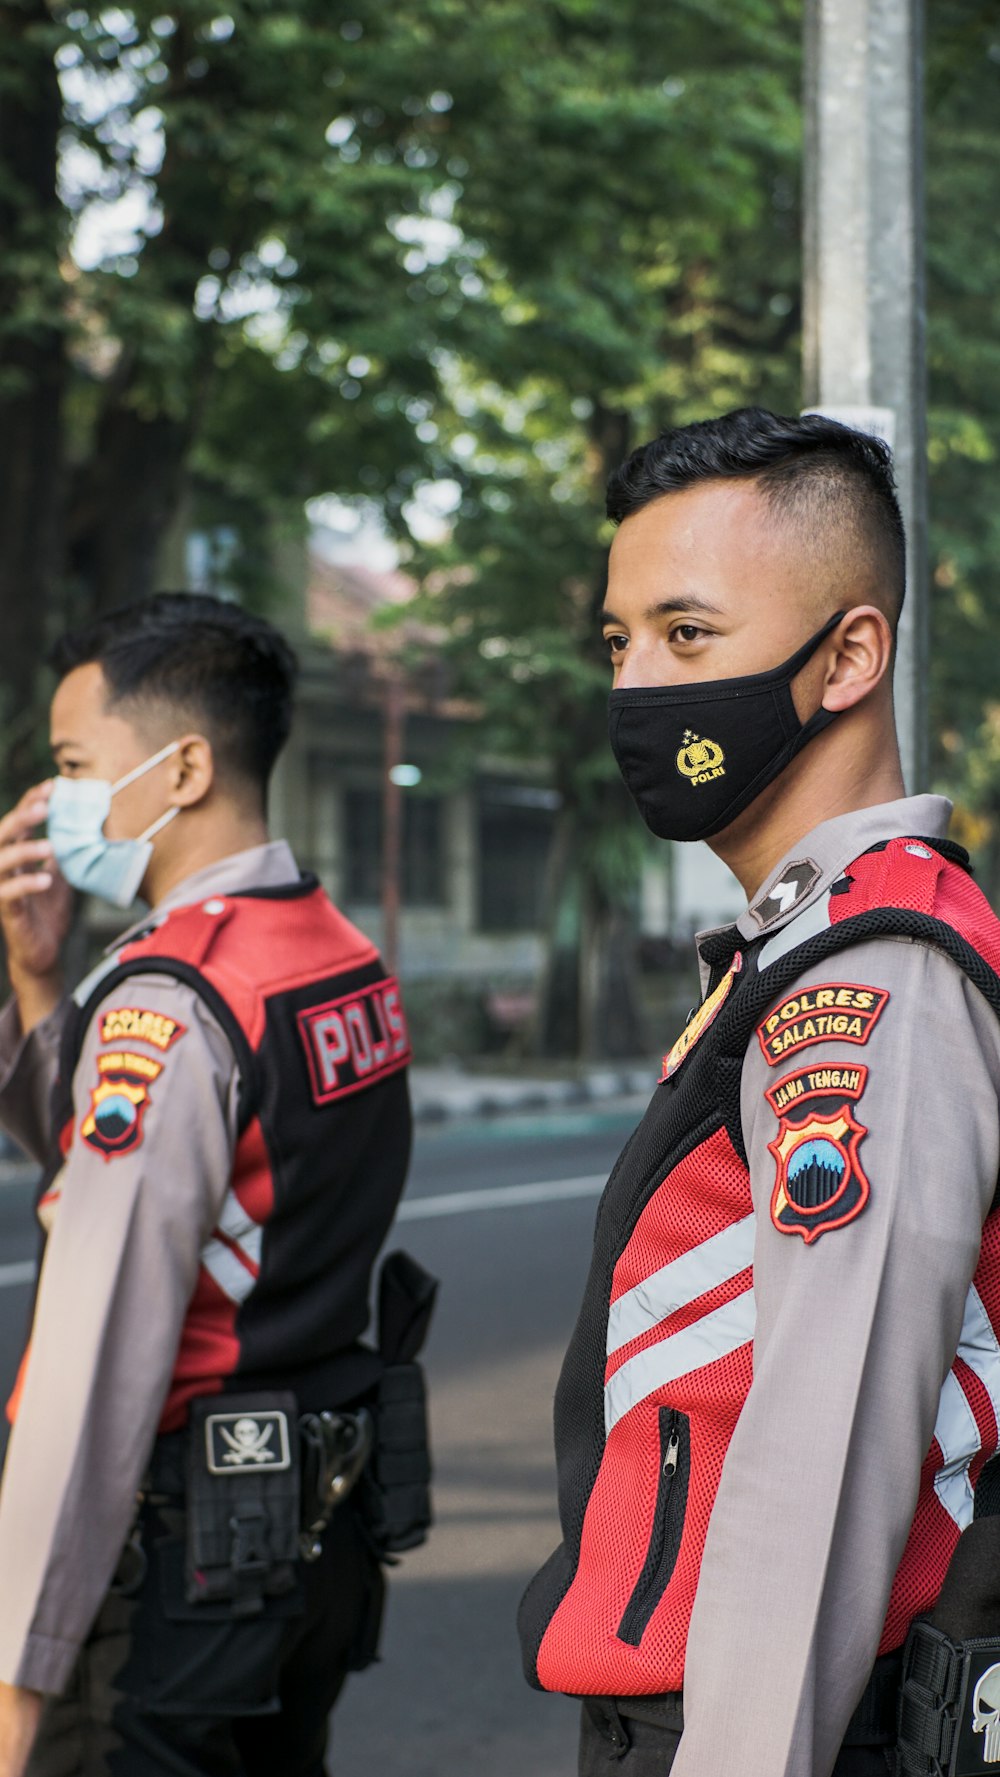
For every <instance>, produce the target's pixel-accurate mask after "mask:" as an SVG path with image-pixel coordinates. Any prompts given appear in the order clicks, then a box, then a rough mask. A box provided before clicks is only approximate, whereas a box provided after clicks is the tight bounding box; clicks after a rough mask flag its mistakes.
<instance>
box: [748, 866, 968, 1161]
mask: <svg viewBox="0 0 1000 1777" xmlns="http://www.w3.org/2000/svg"><path fill="white" fill-rule="evenodd" d="M944 844H947V842H946V841H945V842H942V841H937V840H936V841H933V842H932V841H930V840H924V839H894V840H889V841H888V842H887V844H886V845H884V846H878V847H875V848H873V850H872V851H869V852H865V853H864V854H863V856H862V857H860V858H858V859H857V860H855V862H854V863H853V864H851V865H850V866H849V868H848V870H847V871H846V872H845V876H844V878H842V879H841V880H842V882H843V885H844V886H843V888H841V885H840V884H839V883H835V884H834V886H833V889H832V890H831V892H830V897H829V908H828V910H827V914H826V917H825V918H824V917H820V915H821V914H822V912H823V909H822V904H820V905H819V907H818V908H817V909H816V910H814V909H812V908H810V909H807V911H806V913H805V914H803V915H802V916H801V921H802V925H801V929H802V931H803V934H804V935H803V937H802V939H801V941H800V942H798V943H793V944H791V945H790V946H789V948H788V949H786V950H780V949H774V948H772V945H771V943H770V942H768V941H763V942H761V941H758V942H757V943H755V944H753V945H750V946H748V947H747V949H746V951H745V958H746V962H747V963H748V964H749V965H750V967H749V968H748V969H747V972H746V974H745V976H744V981H743V984H742V986H741V990H740V992H739V993H737V994H734V995H733V996H732V998H731V1000H730V1001H729V1002H728V1004H727V1005H726V1006H725V1007H724V1008H723V1010H722V1012H721V1013H720V1015H719V1018H718V1020H717V1022H716V1025H715V1033H714V1035H715V1043H714V1048H715V1055H716V1071H717V1090H718V1094H719V1102H720V1108H721V1109H722V1110H723V1114H724V1117H725V1122H726V1127H727V1129H728V1131H729V1134H730V1137H731V1139H732V1142H733V1145H734V1146H735V1148H736V1151H737V1153H738V1154H739V1155H740V1156H741V1158H742V1159H743V1160H744V1161H745V1160H746V1149H745V1145H744V1141H743V1129H742V1120H741V1117H740V1084H741V1079H742V1073H743V1060H744V1056H745V1054H746V1047H747V1043H748V1041H749V1039H750V1036H751V1034H752V1032H753V1029H754V1027H755V1025H756V1024H758V1023H759V1022H760V1020H761V1018H762V1017H763V1016H764V1014H765V1012H766V1011H767V1010H768V1008H769V1007H770V1006H771V1005H773V1003H774V1001H775V1000H776V999H777V998H778V997H779V995H781V994H782V993H783V992H784V991H785V989H786V988H789V987H791V986H792V984H793V983H794V982H795V981H796V980H797V979H798V977H799V976H800V975H801V974H802V973H803V971H804V970H806V969H810V968H812V967H814V965H815V964H817V963H823V962H826V961H827V959H828V958H830V957H833V956H835V955H836V954H837V953H838V952H839V951H841V950H846V949H848V948H849V947H850V946H851V945H852V944H863V943H866V942H868V941H869V940H871V939H872V938H910V939H912V940H913V941H914V942H915V943H918V944H926V945H929V946H930V947H931V948H932V949H935V950H939V951H941V952H942V953H943V954H944V955H945V956H948V957H950V958H951V960H952V962H954V963H955V964H956V965H957V966H958V968H960V969H961V970H962V971H963V973H964V974H965V975H967V977H968V978H969V980H970V981H971V982H972V984H973V986H974V987H975V988H977V989H978V991H979V992H980V993H981V994H982V996H983V998H984V999H985V1000H986V1001H987V1003H988V1004H989V1005H990V1006H992V1008H993V1011H994V1012H995V1013H996V1015H997V1017H998V1018H1000V921H998V920H997V918H996V916H995V915H994V914H993V912H992V910H991V909H990V907H989V904H988V903H987V902H986V901H985V899H984V898H983V897H982V895H981V894H980V892H979V890H978V889H977V888H976V887H975V885H974V884H973V883H972V882H971V881H970V880H969V876H968V872H967V864H968V859H967V857H966V854H964V853H961V855H960V856H956V857H954V858H952V857H949V856H946V855H945V853H944V852H943V850H942V845H944ZM907 848H913V849H909V850H908V849H907ZM948 849H949V851H951V850H952V848H951V847H950V846H949V848H948ZM954 850H955V851H956V852H959V851H960V848H958V847H956V848H954ZM963 858H965V863H964V864H963V862H962V859H963ZM956 866H958V868H957V869H956ZM956 889H957V890H958V892H956ZM838 891H839V892H838ZM962 891H964V892H962ZM890 894H891V895H892V896H893V897H894V898H893V899H892V900H891V901H889V900H886V899H885V898H884V897H886V896H888V895H890ZM935 908H936V909H937V911H931V909H935ZM942 914H944V917H942ZM952 919H956V920H961V923H962V926H963V927H964V930H959V929H958V926H957V925H956V924H953V923H951V921H952ZM977 928H978V929H977ZM966 934H969V935H966ZM779 936H780V934H779ZM973 936H975V937H977V938H978V940H979V943H980V944H981V945H982V949H980V948H978V946H977V944H976V943H974V942H973V941H972V938H973ZM769 952H770V957H769V955H768V953H769ZM772 959H773V960H772Z"/></svg>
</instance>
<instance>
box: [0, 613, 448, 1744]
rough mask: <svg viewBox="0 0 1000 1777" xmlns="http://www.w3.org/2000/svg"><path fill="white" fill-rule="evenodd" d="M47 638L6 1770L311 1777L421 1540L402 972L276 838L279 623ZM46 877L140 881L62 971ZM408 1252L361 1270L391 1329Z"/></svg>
mask: <svg viewBox="0 0 1000 1777" xmlns="http://www.w3.org/2000/svg"><path fill="white" fill-rule="evenodd" d="M55 665H56V669H57V672H58V675H59V683H58V686H57V689H56V693H55V696H54V699H53V703H52V711H51V741H52V752H53V757H54V759H55V763H56V767H57V773H58V775H57V776H56V777H55V779H54V780H52V781H50V782H47V783H45V784H42V785H40V786H37V787H36V788H34V789H32V790H30V791H29V792H28V793H27V795H26V796H25V797H24V798H23V799H22V801H21V802H20V804H19V805H18V807H17V808H15V809H14V810H13V811H12V813H10V814H9V815H7V817H6V819H4V820H3V821H2V822H0V919H2V925H3V934H4V938H5V942H6V948H7V961H8V968H9V973H10V979H11V984H12V987H13V997H12V999H11V1001H10V1002H9V1003H8V1005H7V1006H6V1008H5V1009H4V1010H3V1012H2V1014H0V1120H2V1121H3V1123H4V1124H5V1125H6V1127H7V1128H8V1129H9V1130H10V1131H11V1133H13V1134H14V1135H15V1136H16V1137H17V1139H18V1140H19V1141H20V1142H21V1143H22V1144H23V1145H24V1146H25V1147H26V1148H27V1149H28V1151H29V1152H30V1153H32V1154H33V1155H35V1156H36V1157H37V1158H38V1160H39V1161H40V1163H41V1165H42V1167H43V1182H42V1188H41V1192H40V1199H39V1207H38V1214H39V1219H40V1221H41V1223H42V1227H43V1229H44V1231H45V1235H46V1242H45V1254H44V1261H43V1266H42V1270H41V1275H40V1280H39V1286H38V1291H37V1297H36V1302H35V1307H34V1315H33V1322H32V1327H31V1335H30V1340H29V1344H28V1348H27V1350H26V1352H25V1355H24V1359H23V1362H22V1365H21V1370H20V1375H19V1378H18V1383H17V1387H16V1389H15V1393H14V1397H13V1399H12V1402H11V1404H10V1407H9V1413H10V1417H11V1418H12V1420H13V1422H14V1428H13V1432H12V1436H11V1442H10V1447H9V1454H8V1458H7V1463H6V1467H5V1471H4V1478H3V1490H2V1494H0V1595H2V1598H3V1610H2V1612H0V1777H21V1773H22V1772H26V1773H28V1777H59V1774H62V1773H65V1772H68V1771H70V1770H72V1771H73V1773H74V1777H111V1773H113V1772H119V1771H120V1772H123V1773H129V1774H135V1777H138V1774H139V1773H140V1772H141V1773H143V1777H147V1774H148V1777H156V1774H158V1773H161V1772H162V1773H163V1774H164V1777H166V1773H168V1772H170V1773H173V1774H175V1777H203V1774H205V1777H207V1774H209V1773H211V1774H213V1777H214V1774H215V1773H223V1772H225V1773H237V1772H239V1773H244V1774H245V1777H254V1774H259V1777H273V1774H274V1773H276V1772H281V1773H283V1774H286V1777H320V1774H321V1773H322V1772H323V1771H324V1770H325V1745H326V1738H327V1718H328V1715H329V1711H330V1708H331V1706H332V1704H333V1702H334V1700H335V1698H336V1696H337V1694H338V1692H339V1690H340V1688H341V1686H342V1684H343V1682H344V1679H345V1676H346V1674H347V1673H348V1672H349V1671H351V1670H354V1669H357V1668H360V1667H361V1666H363V1665H365V1664H366V1663H367V1662H368V1661H369V1660H371V1659H372V1658H373V1657H374V1654H375V1648H376V1642H377V1635H378V1625H379V1618H380V1612H381V1604H382V1594H383V1585H382V1578H381V1569H380V1565H379V1560H378V1553H379V1550H380V1549H381V1550H383V1551H385V1550H389V1549H391V1548H392V1547H399V1546H402V1544H404V1543H412V1542H414V1541H418V1540H419V1539H420V1525H419V1524H418V1523H417V1522H416V1519H417V1518H419V1517H420V1516H421V1509H422V1508H418V1509H417V1510H416V1512H414V1510H413V1502H414V1499H415V1495H414V1494H413V1490H412V1485H411V1487H410V1492H409V1495H408V1496H407V1497H408V1503H404V1505H403V1506H402V1507H400V1504H399V1497H398V1496H397V1495H393V1493H392V1489H391V1487H389V1486H387V1485H383V1480H384V1476H383V1473H382V1468H381V1465H380V1449H381V1445H382V1443H383V1442H384V1435H385V1428H386V1425H387V1423H388V1419H387V1414H388V1411H389V1409H388V1408H387V1407H385V1405H384V1402H383V1395H384V1393H385V1392H386V1391H385V1389H384V1387H383V1383H384V1379H385V1376H386V1374H387V1368H386V1364H387V1359H392V1358H393V1357H396V1356H399V1353H398V1351H390V1352H387V1351H386V1350H384V1349H383V1350H381V1351H379V1350H375V1349H374V1348H373V1347H372V1345H370V1344H368V1343H366V1342H365V1341H364V1340H363V1338H362V1335H363V1333H364V1331H365V1327H366V1323H367V1320H368V1298H369V1285H370V1279H371V1269H372V1265H373V1262H374V1260H375V1257H376V1254H377V1252H378V1249H379V1247H380V1245H381V1243H382V1240H383V1238H384V1236H385V1233H386V1231H387V1229H388V1227H389V1224H390V1222H391V1220H392V1216H393V1213H394V1210H395V1206H396V1202H397V1200H398V1197H399V1194H400V1191H401V1189H402V1185H403V1181H404V1177H405V1172H406V1165H407V1158H408V1152H409V1140H410V1118H409V1107H408V1100H407V1088H406V1064H407V1062H408V1059H409V1047H408V1041H407V1036H406V1024H405V1018H404V1014H403V1011H402V1007H401V1004H400V1000H399V993H398V987H397V985H396V983H395V981H394V980H392V978H391V977H389V976H387V974H386V971H385V969H384V967H383V965H382V963H381V961H380V959H379V957H378V955H377V952H376V951H375V949H374V947H373V946H372V945H371V944H370V943H369V941H368V940H367V939H366V938H365V937H364V936H363V935H362V934H361V933H360V932H358V931H357V930H356V929H355V928H354V927H353V926H351V925H350V924H349V922H348V921H347V920H345V919H344V918H343V916H342V915H341V914H340V913H339V912H338V911H337V909H336V908H335V907H334V906H333V905H332V903H331V902H330V900H329V899H328V897H327V896H326V895H325V893H324V892H323V890H322V889H321V887H320V885H319V884H318V883H317V882H316V880H315V879H314V878H312V877H309V876H303V875H302V874H300V872H299V870H298V869H297V867H296V865H295V861H294V859H293V857H292V855H291V853H290V852H289V850H288V847H287V846H286V845H285V844H284V843H283V842H281V841H275V840H272V839H271V838H270V836H269V833H268V828H267V819H266V791H267V782H268V778H269V775H270V771H271V768H272V766H273V764H274V761H275V759H276V757H277V755H278V753H279V752H280V749H281V747H282V745H283V743H284V741H285V739H286V737H287V734H288V730H289V726H290V722H291V716H292V694H293V683H294V677H295V661H294V657H293V656H292V654H291V651H290V650H289V648H288V647H287V645H286V643H285V642H284V640H283V639H282V637H281V636H280V635H279V634H278V632H277V631H276V630H274V629H273V628H272V627H271V625H269V624H267V623H265V622H264V621H263V620H262V619H260V618H256V617H253V616H251V615H249V614H248V613H245V612H243V611H241V610H240V609H239V608H238V607H237V606H235V605H231V604H223V603H220V602H219V601H217V600H214V599H211V598H204V597H196V596H190V595H185V594H162V595H159V596H158V597H156V598H154V599H152V600H150V601H148V602H147V603H145V604H141V605H137V606H133V607H130V608H129V609H127V610H124V611H121V612H118V613H115V614H113V615H111V616H109V617H107V618H104V619H102V620H101V621H99V622H97V623H96V624H94V625H92V626H91V627H89V628H86V629H83V630H81V631H77V632H75V633H73V634H71V635H69V636H67V637H65V638H64V639H63V640H62V642H61V643H60V644H59V646H58V648H57V650H56V655H55ZM43 823H45V824H46V828H47V830H46V834H45V836H44V837H38V836H37V830H38V828H39V827H40V826H41V825H42V824H43ZM73 889H76V890H81V891H84V892H86V893H88V894H92V895H96V896H98V897H100V898H102V899H103V900H105V901H107V902H109V903H110V904H111V905H112V906H114V907H117V908H126V907H129V906H130V905H131V903H132V902H133V900H134V899H135V897H136V895H137V894H138V895H141V896H142V897H143V899H144V900H145V901H146V903H147V904H148V907H149V909H150V911H149V912H148V913H144V914H143V915H142V917H141V918H140V919H139V920H138V922H137V923H136V924H134V925H132V927H131V928H130V929H129V930H128V931H126V932H125V933H124V934H123V935H122V936H121V937H120V938H118V939H117V940H116V942H115V944H114V946H113V947H112V950H111V951H110V952H109V953H108V954H107V955H106V957H105V958H104V961H103V962H102V963H101V964H100V965H99V967H98V968H97V969H96V970H95V971H93V972H92V974H91V975H90V976H88V977H87V979H86V980H85V981H84V982H82V983H81V984H80V985H79V987H77V989H76V991H75V994H74V995H73V996H72V997H69V996H68V995H67V993H66V989H65V984H64V982H63V980H62V976H61V973H60V948H61V944H62V940H63V938H64V936H65V934H66V931H67V929H68V924H69V919H70V914H71V910H72V890H73ZM416 1269H417V1268H415V1267H412V1266H411V1267H408V1266H407V1264H406V1262H405V1261H404V1257H403V1255H398V1256H397V1258H396V1260H395V1262H393V1261H390V1262H389V1264H388V1265H387V1267H386V1274H385V1275H386V1276H387V1278H388V1283H387V1285H386V1287H387V1288H388V1289H389V1292H390V1294H391V1296H392V1300H393V1302H394V1304H395V1306H396V1308H397V1309H398V1308H399V1305H400V1303H403V1304H404V1307H405V1311H406V1312H405V1313H404V1314H403V1317H402V1318H401V1319H398V1320H395V1319H394V1324H396V1325H398V1326H400V1327H405V1328H406V1337H407V1339H408V1345H409V1349H408V1352H407V1357H408V1358H409V1357H412V1355H413V1347H414V1345H415V1343H416V1341H417V1333H418V1331H419V1327H420V1325H421V1324H423V1323H424V1322H425V1320H426V1314H427V1312H428V1294H429V1280H424V1279H423V1278H422V1277H420V1276H417V1275H416ZM406 1314H409V1320H407V1319H406ZM416 1369H417V1367H416V1365H415V1364H412V1363H407V1364H403V1365H396V1366H395V1368H394V1370H393V1372H392V1374H393V1375H394V1376H395V1378H396V1383H399V1381H400V1374H401V1372H403V1371H405V1375H403V1377H402V1386H403V1390H404V1393H405V1392H406V1390H409V1391H410V1395H409V1401H408V1410H409V1412H410V1414H411V1416H412V1410H413V1407H414V1405H419V1400H418V1396H419V1377H418V1376H417V1375H416ZM417 1442H419V1439H418V1440H417ZM422 1465H423V1466H422ZM421 1476H423V1477H424V1479H425V1478H426V1457H425V1453H424V1452H423V1451H419V1450H414V1453H413V1458H412V1466H411V1474H410V1482H411V1483H412V1482H413V1481H414V1480H416V1484H417V1491H418V1492H419V1490H420V1478H421ZM407 1513H409V1521H407V1522H404V1521H403V1518H405V1517H406V1515H407Z"/></svg>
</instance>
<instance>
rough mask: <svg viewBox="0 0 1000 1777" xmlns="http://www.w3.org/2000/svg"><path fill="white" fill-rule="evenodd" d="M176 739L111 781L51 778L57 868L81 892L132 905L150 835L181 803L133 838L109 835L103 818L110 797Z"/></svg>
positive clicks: (172, 746) (167, 750)
mask: <svg viewBox="0 0 1000 1777" xmlns="http://www.w3.org/2000/svg"><path fill="white" fill-rule="evenodd" d="M180 744H181V743H180V741H179V740H175V741H171V743H170V745H169V746H167V747H161V748H160V751H159V752H158V753H154V754H153V756H152V758H151V759H147V760H145V762H144V763H143V764H142V765H137V766H136V768H135V770H134V771H129V772H126V774H125V776H124V777H120V778H119V779H118V782H117V783H115V784H110V783H108V782H107V780H106V779H105V778H100V777H57V778H56V780H55V783H54V784H53V786H52V794H51V796H50V797H49V815H48V833H49V844H50V845H51V847H52V850H53V851H54V853H55V858H56V863H57V864H58V865H59V868H60V870H61V871H62V874H63V875H64V876H65V878H66V881H67V882H70V883H72V885H73V887H74V888H77V889H82V890H83V892H84V894H86V895H99V896H100V898H101V900H102V901H110V902H111V904H112V906H113V907H131V905H132V902H133V901H134V900H135V898H136V895H137V894H138V893H139V885H140V883H141V882H142V879H143V877H144V876H145V874H146V871H147V869H148V868H149V860H150V858H151V857H152V855H153V845H152V841H153V839H154V837H155V835H156V834H157V833H159V831H160V829H161V828H162V827H165V826H166V825H167V822H168V821H172V820H173V818H174V816H175V815H176V814H180V809H179V808H168V809H167V812H166V814H164V815H161V816H160V819H159V820H158V821H154V822H153V824H152V826H151V827H147V828H146V831H145V832H144V833H140V834H139V837H138V839H108V838H107V837H106V836H105V832H104V823H105V821H106V820H107V818H108V815H109V814H110V813H111V798H112V797H113V796H117V794H118V792H119V790H124V788H125V786H126V784H132V783H134V782H135V780H136V778H139V777H144V776H145V774H146V772H147V771H152V769H153V766H154V765H159V764H160V762H161V760H163V759H169V758H170V755H171V753H176V751H177V749H178V747H179V746H180Z"/></svg>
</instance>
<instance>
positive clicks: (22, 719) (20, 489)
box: [0, 0, 66, 798]
mask: <svg viewBox="0 0 1000 1777" xmlns="http://www.w3.org/2000/svg"><path fill="white" fill-rule="evenodd" d="M0 27H2V34H3V48H2V56H3V71H2V75H0V167H2V168H3V169H4V181H3V182H2V183H0V611H2V613H3V648H2V651H0V702H2V708H0V718H2V722H3V734H4V744H3V763H2V766H0V771H2V776H3V784H2V793H3V796H4V797H5V798H7V797H9V796H10V794H11V793H12V791H13V790H14V789H15V788H23V786H24V783H25V781H26V779H27V778H28V777H29V776H31V775H32V774H33V773H34V772H35V771H37V770H39V768H40V766H41V765H42V762H43V760H44V758H45V752H46V749H45V747H44V740H42V741H41V742H40V740H39V735H40V734H41V731H42V727H43V723H42V698H43V694H44V692H43V659H44V652H45V644H46V641H47V639H48V636H49V634H50V632H51V630H52V628H53V627H54V623H53V618H54V617H55V616H57V614H58V613H57V588H58V586H59V583H60V576H61V569H62V562H63V459H62V435H61V434H62V428H61V420H62V402H63V390H64V386H65V379H66V357H65V349H64V337H63V325H62V315H63V303H64V288H63V284H62V279H61V276H60V270H59V251H60V246H61V243H62V237H63V228H64V223H63V212H62V207H61V205H60V203H59V199H58V197H57V194H56V149H57V142H58V133H59V124H60V95H59V88H58V84H57V80H56V72H55V66H54V63H53V60H52V47H51V42H50V40H49V32H50V30H51V19H50V17H49V14H48V10H47V7H46V6H45V4H44V3H43V0H21V3H20V4H14V3H10V0H8V3H6V4H3V5H0Z"/></svg>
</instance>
